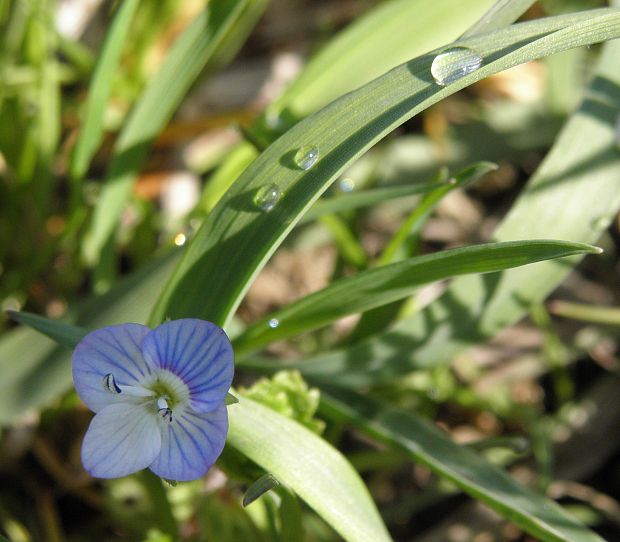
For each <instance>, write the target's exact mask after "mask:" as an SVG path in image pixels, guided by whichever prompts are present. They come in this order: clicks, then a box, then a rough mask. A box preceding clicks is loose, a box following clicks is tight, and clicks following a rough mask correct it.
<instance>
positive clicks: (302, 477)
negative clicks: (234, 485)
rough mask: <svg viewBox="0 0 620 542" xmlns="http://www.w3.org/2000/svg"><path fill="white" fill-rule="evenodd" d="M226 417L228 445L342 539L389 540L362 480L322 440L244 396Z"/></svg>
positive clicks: (359, 541) (372, 541)
mask: <svg viewBox="0 0 620 542" xmlns="http://www.w3.org/2000/svg"><path fill="white" fill-rule="evenodd" d="M228 416H229V420H230V429H229V431H228V439H227V443H228V444H230V445H231V446H232V447H233V448H236V449H237V450H239V451H240V452H241V453H243V454H244V455H246V456H247V457H249V458H250V459H251V460H252V461H254V462H255V463H257V464H258V465H260V466H261V467H262V468H263V469H265V470H266V471H267V472H269V473H271V474H273V476H275V478H277V479H278V480H279V481H280V482H282V483H283V484H285V485H286V486H287V487H289V488H290V489H292V490H293V491H294V492H295V493H296V494H297V495H299V497H301V498H302V499H303V500H304V501H306V503H307V504H308V505H309V506H310V507H311V508H313V509H314V510H315V511H316V512H317V513H318V514H319V515H320V516H321V517H322V518H323V519H324V520H325V521H327V523H329V524H330V525H331V526H332V527H333V528H334V529H335V530H336V531H337V532H338V534H340V536H342V537H343V538H344V539H345V540H350V541H352V542H364V541H368V542H380V541H383V540H390V536H389V535H388V533H387V531H386V529H385V526H384V525H383V521H382V520H381V517H380V516H379V513H378V512H377V509H376V508H375V505H374V503H373V502H372V499H371V498H370V495H369V494H368V490H367V489H366V486H364V483H363V482H362V480H361V478H360V477H359V475H358V474H357V472H355V470H354V469H353V467H351V465H350V463H349V462H348V461H347V460H346V459H345V458H344V457H343V456H342V455H341V454H340V452H338V451H337V450H336V449H335V448H333V447H332V446H331V445H330V444H328V443H327V442H326V441H325V440H323V439H322V438H320V437H318V436H317V435H315V434H314V433H312V432H311V431H309V430H308V429H306V428H305V427H303V426H301V425H300V424H298V423H296V422H295V421H293V420H290V419H289V418H287V417H285V416H282V415H281V414H278V413H277V412H274V411H272V410H271V409H269V408H267V407H264V406H263V405H261V404H260V403H257V402H255V401H252V400H250V399H247V398H245V397H240V398H239V404H237V405H234V406H232V407H230V408H229V409H228Z"/></svg>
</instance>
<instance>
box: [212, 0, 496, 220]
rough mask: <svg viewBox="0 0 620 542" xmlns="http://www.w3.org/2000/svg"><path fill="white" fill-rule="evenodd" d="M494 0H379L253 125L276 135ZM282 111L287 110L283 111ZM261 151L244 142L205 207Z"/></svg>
mask: <svg viewBox="0 0 620 542" xmlns="http://www.w3.org/2000/svg"><path fill="white" fill-rule="evenodd" d="M492 3H493V2H492V0H483V1H480V2H475V5H471V4H468V5H467V6H465V5H464V4H463V2H460V1H459V0H443V1H442V2H434V1H432V0H422V1H419V0H418V1H416V2H411V1H409V0H391V1H389V2H383V3H381V4H379V5H378V6H377V7H375V8H374V9H372V10H370V11H369V12H368V13H367V14H365V15H364V16H363V17H361V18H360V19H358V20H357V21H355V22H354V23H352V24H351V25H349V26H348V27H347V28H345V29H344V30H343V31H342V32H340V33H339V34H337V35H336V37H335V38H334V39H332V40H331V41H330V42H329V43H328V45H327V46H325V47H324V48H323V49H321V50H320V51H319V52H318V53H317V54H316V55H315V56H314V57H313V58H312V60H310V62H309V63H308V64H307V65H306V67H305V68H304V70H303V71H302V73H301V74H300V76H299V77H298V79H296V80H295V82H294V83H293V84H292V85H291V86H290V87H289V88H288V89H287V90H286V91H285V92H284V93H283V94H282V96H281V97H280V98H278V99H277V100H276V101H275V102H274V103H273V104H272V105H270V106H269V107H268V108H267V111H266V113H265V115H263V116H262V117H260V118H259V119H258V120H257V121H256V122H255V123H254V124H253V125H252V128H251V131H253V132H254V131H256V132H257V133H258V135H259V137H261V138H262V139H265V140H267V141H274V140H275V139H276V138H277V137H278V136H279V135H280V134H281V133H282V132H283V131H285V130H286V128H287V127H288V126H290V125H292V124H294V123H296V122H297V121H298V120H300V119H301V118H303V117H305V116H307V115H309V114H310V113H313V112H315V111H316V110H318V109H319V108H321V107H323V106H325V105H326V104H327V103H329V102H330V101H331V100H334V99H336V98H338V97H339V96H341V95H343V94H344V93H346V92H350V91H351V90H354V89H356V88H358V87H360V86H361V85H363V84H365V83H368V82H369V81H370V80H372V79H373V78H374V77H377V76H379V75H380V74H382V73H384V72H386V71H387V70H389V69H392V68H394V67H396V66H398V64H400V63H401V62H404V61H406V60H407V59H409V58H413V57H415V56H418V55H421V54H423V53H426V52H427V51H430V50H432V49H434V48H435V47H439V46H440V45H443V44H445V43H450V42H451V41H453V40H455V39H457V38H458V36H459V35H460V34H461V33H462V32H463V31H464V30H465V29H467V27H468V26H469V25H471V24H472V23H474V21H476V19H477V18H478V17H480V16H482V15H483V14H484V12H485V10H486V9H487V8H489V7H490V6H491V5H492ZM412 36H413V38H412ZM344 73H346V77H343V74H344ZM283 111H284V112H286V115H285V116H284V115H283V117H280V113H281V112H283ZM257 156H258V152H257V151H256V149H255V148H254V147H253V146H252V145H251V144H250V143H242V144H240V145H239V146H238V147H237V148H236V149H235V151H234V152H233V153H231V155H230V158H229V159H227V160H226V161H225V162H224V164H223V165H222V166H221V167H220V168H219V169H218V170H217V171H216V172H215V174H214V175H213V176H212V177H211V179H210V180H209V182H208V183H207V185H206V186H205V190H204V192H203V196H202V201H201V208H203V209H205V210H207V211H210V210H211V209H212V208H213V207H214V206H215V204H216V203H217V202H218V201H219V199H220V198H221V197H222V195H223V194H224V192H226V190H227V189H228V187H229V186H230V185H231V184H232V183H233V181H234V180H235V179H236V178H237V177H238V176H239V174H240V173H241V172H242V171H243V170H244V169H245V168H246V167H247V166H248V165H249V164H250V163H251V162H252V161H253V160H254V159H255V158H256V157H257Z"/></svg>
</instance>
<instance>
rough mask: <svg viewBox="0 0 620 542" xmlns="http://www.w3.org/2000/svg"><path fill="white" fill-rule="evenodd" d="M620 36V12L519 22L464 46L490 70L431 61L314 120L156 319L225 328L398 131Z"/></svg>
mask: <svg viewBox="0 0 620 542" xmlns="http://www.w3.org/2000/svg"><path fill="white" fill-rule="evenodd" d="M619 35H620V10H616V9H604V10H595V11H590V12H583V13H580V14H576V15H569V16H561V17H553V18H549V19H543V20H539V21H532V22H528V23H523V24H520V25H514V26H511V27H509V28H507V29H505V30H501V31H498V32H494V33H492V34H486V35H484V36H481V37H478V38H473V39H472V40H468V41H466V42H463V43H461V45H463V46H468V47H471V48H472V49H474V50H476V51H477V52H478V53H479V54H480V55H482V57H483V58H484V59H485V63H484V65H483V66H482V67H481V68H480V69H478V70H477V71H475V72H473V73H471V74H469V75H466V76H465V77H463V78H462V79H459V80H458V81H456V82H455V83H454V84H452V85H449V86H447V87H440V86H438V85H436V84H435V83H434V82H433V80H432V78H431V76H430V65H431V62H432V60H433V55H432V54H430V55H425V56H423V57H420V58H417V59H415V60H413V61H411V62H408V63H406V64H403V65H401V66H399V67H398V68H395V69H394V70H392V71H390V72H388V73H387V74H385V75H383V76H381V77H379V78H378V79H376V80H375V81H373V82H372V83H369V84H368V85H366V86H364V87H362V88H361V89H359V90H357V91H354V92H351V93H349V94H347V95H346V96H343V97H342V98H340V99H338V100H336V101H335V102H333V103H332V104H330V105H329V106H327V107H326V108H324V109H322V110H321V111H319V112H318V113H316V114H314V115H312V116H311V117H308V118H307V119H305V120H304V121H302V122H300V123H299V124H297V125H296V126H294V127H293V128H291V129H290V130H289V131H288V132H287V133H286V134H284V135H283V136H282V137H280V138H279V139H278V140H277V141H276V142H274V143H273V144H272V145H271V146H270V147H269V148H268V149H267V150H266V151H265V152H263V153H262V154H261V155H260V157H258V158H257V159H256V160H255V161H254V162H253V163H252V164H251V165H250V166H249V167H248V168H247V169H246V170H245V172H244V173H243V174H242V175H241V177H239V179H238V180H237V181H236V182H235V184H234V185H233V186H232V187H231V188H230V189H229V190H228V191H227V192H226V194H225V196H224V197H223V198H222V200H220V202H219V203H218V204H217V205H216V207H215V208H214V209H213V211H212V212H211V214H210V215H209V216H208V217H207V219H206V221H205V222H204V224H203V226H202V228H201V229H200V230H199V231H198V233H197V234H196V236H195V237H194V239H193V240H192V242H191V243H190V245H189V246H188V247H187V250H186V252H185V254H184V257H183V259H182V260H181V262H180V264H179V266H178V267H177V269H176V271H175V273H174V275H173V277H172V279H171V281H170V282H169V283H168V285H167V287H166V289H165V290H164V292H163V294H162V296H161V297H160V299H159V301H158V303H157V306H156V309H155V311H154V312H153V315H152V317H151V322H153V323H159V322H161V321H162V319H163V318H164V317H165V316H171V317H173V318H179V317H182V316H188V315H191V316H193V317H202V318H206V319H208V320H211V321H215V322H218V323H220V324H221V325H227V323H228V321H229V320H230V318H231V317H232V315H233V314H234V312H235V310H236V308H237V306H238V304H239V303H240V301H241V299H242V297H243V295H244V294H245V292H246V291H247V289H248V288H249V285H250V284H251V283H252V281H253V279H254V277H255V276H256V275H257V273H258V272H259V271H260V269H261V268H262V267H263V266H264V264H265V262H266V261H267V259H268V258H269V257H270V256H271V254H272V253H273V252H274V250H275V249H276V248H277V246H278V245H279V244H280V243H281V242H282V240H283V239H284V237H285V236H286V235H287V233H288V232H289V231H290V230H291V229H292V228H293V226H294V225H295V223H296V222H297V221H298V220H299V218H300V217H301V215H303V213H304V212H305V211H306V210H307V209H308V208H309V207H310V206H311V205H312V203H313V202H314V201H315V200H316V199H317V198H318V197H319V196H320V195H321V193H322V192H323V191H324V190H325V189H326V188H327V187H328V186H329V184H330V183H331V182H332V181H333V180H334V179H335V178H336V177H337V176H338V175H339V174H340V173H341V172H342V171H343V170H344V169H345V168H346V167H347V166H348V165H350V164H351V163H352V162H353V161H354V160H355V159H356V158H358V157H359V156H360V155H361V154H362V153H363V152H365V151H366V150H367V149H368V148H370V147H371V146H372V145H373V144H374V143H376V142H377V141H378V140H380V139H381V138H382V137H384V136H385V135H386V134H387V133H389V132H390V131H391V130H393V129H394V128H395V127H396V126H398V125H400V124H402V123H403V122H404V121H405V120H407V119H409V118H411V117H412V116H414V115H415V114H416V113H418V112H420V111H422V110H424V109H425V108H427V107H428V106H430V105H431V104H433V103H436V102H437V101H439V100H441V99H442V98H445V97H446V96H448V95H450V94H452V93H453V92H456V91H457V90H459V89H461V88H463V87H465V86H467V85H468V84H471V83H473V82H475V81H477V80H480V79H482V78H484V77H486V76H488V75H490V74H492V73H496V72H498V71H501V70H503V69H507V68H509V67H512V66H515V65H517V64H520V63H522V62H525V61H528V60H532V59H534V58H539V57H541V56H544V55H548V54H552V53H554V52H558V51H561V50H564V49H566V48H570V47H575V46H578V45H583V44H585V43H590V42H596V41H600V40H605V39H611V38H613V37H617V36H619ZM306 145H311V146H317V148H318V150H319V159H318V161H317V163H316V164H315V165H314V166H313V167H312V168H310V169H308V170H301V169H299V168H298V167H296V165H295V163H294V160H293V157H294V155H295V153H296V151H297V150H298V149H299V148H300V147H302V146H306ZM267 183H276V184H277V185H278V187H279V188H280V190H281V192H282V194H283V196H282V198H281V199H280V200H279V202H278V204H277V205H276V206H275V208H274V209H273V210H271V211H270V212H268V213H266V212H262V211H261V210H260V208H258V207H257V206H256V205H254V203H253V198H254V196H255V195H256V193H257V191H258V190H260V189H261V187H263V186H264V185H265V184H267ZM203 292H204V294H203ZM207 292H208V296H207V295H206V293H207Z"/></svg>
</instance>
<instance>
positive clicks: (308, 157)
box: [295, 145, 319, 170]
mask: <svg viewBox="0 0 620 542" xmlns="http://www.w3.org/2000/svg"><path fill="white" fill-rule="evenodd" d="M318 159H319V149H317V148H316V147H313V146H312V145H304V146H303V147H300V148H299V150H298V151H297V152H296V153H295V165H296V166H297V167H298V168H300V169H304V170H306V169H310V168H311V167H312V166H313V165H314V164H316V161H317V160H318Z"/></svg>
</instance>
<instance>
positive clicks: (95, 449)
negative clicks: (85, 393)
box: [82, 403, 161, 478]
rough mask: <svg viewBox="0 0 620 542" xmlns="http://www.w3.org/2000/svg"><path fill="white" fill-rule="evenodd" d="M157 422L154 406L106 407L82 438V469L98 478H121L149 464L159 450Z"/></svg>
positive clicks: (116, 405) (123, 405)
mask: <svg viewBox="0 0 620 542" xmlns="http://www.w3.org/2000/svg"><path fill="white" fill-rule="evenodd" d="M158 421H159V420H158V418H157V414H156V412H155V406H154V405H134V404H131V403H119V404H114V405H109V406H107V407H105V408H104V409H103V410H101V411H100V412H98V413H97V414H96V415H95V417H94V418H93V419H92V421H91V422H90V426H89V428H88V431H87V432H86V436H85V437H84V442H83V443H82V464H83V465H84V468H85V469H86V470H87V471H88V472H89V473H90V474H92V475H93V476H96V477H97V478H120V477H121V476H127V475H128V474H131V473H132V472H137V471H139V470H142V469H144V468H146V467H148V466H149V465H150V464H151V463H152V462H153V460H154V459H155V458H156V457H157V455H158V454H159V453H160V450H161V431H160V429H159V425H158Z"/></svg>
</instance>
